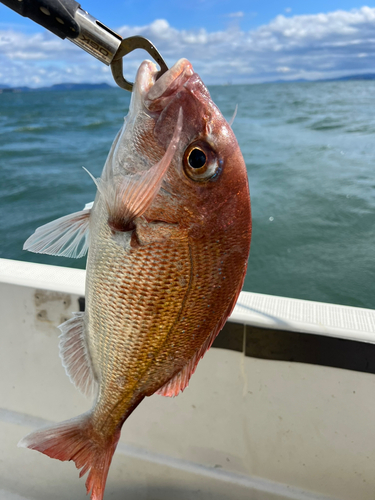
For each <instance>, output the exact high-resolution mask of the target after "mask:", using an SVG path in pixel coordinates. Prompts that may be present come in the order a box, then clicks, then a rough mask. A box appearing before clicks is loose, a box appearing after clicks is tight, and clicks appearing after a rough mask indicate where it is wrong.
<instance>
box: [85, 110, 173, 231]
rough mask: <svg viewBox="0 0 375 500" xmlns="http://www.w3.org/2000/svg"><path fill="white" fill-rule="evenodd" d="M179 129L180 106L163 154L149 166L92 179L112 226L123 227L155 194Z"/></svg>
mask: <svg viewBox="0 0 375 500" xmlns="http://www.w3.org/2000/svg"><path fill="white" fill-rule="evenodd" d="M181 130H182V109H180V111H179V114H178V120H177V124H176V128H175V130H174V133H173V137H172V139H171V141H170V143H169V146H168V148H167V150H166V152H165V154H164V156H163V158H162V159H161V160H160V161H159V162H158V163H156V164H155V165H153V166H152V167H151V168H150V169H149V170H147V171H145V172H141V173H138V174H132V175H126V176H123V175H121V176H118V177H110V178H109V179H106V180H103V179H98V180H94V181H95V183H96V185H97V187H98V190H99V192H100V193H101V194H102V196H103V197H104V200H105V203H106V205H107V210H108V216H109V217H108V224H109V225H110V226H111V228H112V229H115V230H116V229H117V230H119V231H126V230H128V229H126V227H127V226H128V225H129V223H131V222H132V221H133V220H134V219H135V218H136V217H140V216H141V215H142V214H143V213H144V212H145V211H146V210H147V209H148V207H149V206H150V205H151V203H152V201H153V200H154V198H155V196H156V195H157V193H158V191H159V189H160V186H161V183H162V181H163V178H164V176H165V174H166V172H167V170H168V167H169V165H170V163H171V161H172V159H173V156H174V154H175V151H176V149H177V146H178V143H179V140H180V136H181Z"/></svg>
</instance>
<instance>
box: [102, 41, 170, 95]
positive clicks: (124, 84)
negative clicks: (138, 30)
mask: <svg viewBox="0 0 375 500" xmlns="http://www.w3.org/2000/svg"><path fill="white" fill-rule="evenodd" d="M135 49H143V50H145V51H146V52H148V53H149V54H150V56H151V57H152V58H153V59H154V61H156V62H157V63H158V64H159V66H160V71H159V73H158V76H157V78H160V77H161V75H163V74H164V73H165V72H166V71H168V66H167V65H166V64H165V61H164V59H163V58H162V57H161V55H160V53H159V52H158V50H157V49H156V47H155V46H154V45H153V44H152V43H151V42H150V40H147V38H144V37H143V36H131V37H129V38H124V39H123V40H122V42H121V44H120V47H119V49H118V51H117V52H116V55H115V57H114V59H113V61H112V63H111V71H112V75H113V78H114V80H115V82H116V83H117V85H118V86H119V87H121V88H122V89H125V90H129V92H131V91H132V90H133V85H134V84H133V83H132V82H129V81H128V80H126V79H125V78H124V74H123V68H122V58H123V57H124V56H126V54H129V53H130V52H132V51H133V50H135Z"/></svg>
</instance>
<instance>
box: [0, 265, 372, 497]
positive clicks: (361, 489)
mask: <svg viewBox="0 0 375 500" xmlns="http://www.w3.org/2000/svg"><path fill="white" fill-rule="evenodd" d="M84 280H85V272H84V271H81V270H74V269H68V268H60V267H55V266H44V265H38V264H30V263H25V262H15V261H9V260H4V259H0V299H1V300H0V314H1V317H2V320H3V326H2V330H1V349H0V500H2V499H4V500H5V499H6V500H25V499H35V500H47V499H48V500H50V499H52V498H53V499H56V500H63V499H69V500H71V499H73V498H74V499H77V500H78V499H80V498H82V499H84V498H87V497H86V495H85V488H84V480H83V479H81V480H80V479H78V472H77V470H76V469H75V467H74V465H73V464H72V463H62V462H59V461H56V460H52V459H49V458H48V457H45V456H43V455H41V454H39V453H37V452H33V451H30V450H25V449H20V448H17V446H16V444H17V442H18V441H19V439H20V438H22V437H23V436H24V435H25V434H27V433H28V432H30V431H31V430H33V429H36V428H38V427H41V426H42V425H45V424H46V423H48V422H56V421H61V420H63V419H66V418H70V417H73V416H75V415H78V414H79V413H81V412H84V411H86V410H87V409H88V408H89V407H90V402H89V401H87V400H86V399H85V398H84V397H83V396H81V395H80V393H79V392H78V391H77V390H76V389H75V388H74V387H73V386H72V384H70V382H69V380H68V378H67V377H66V375H65V373H64V370H63V368H62V366H61V363H60V359H59V356H58V347H57V344H58V339H57V336H58V334H59V332H58V330H57V329H56V326H57V325H58V324H59V323H61V322H62V321H64V319H65V318H67V317H69V316H70V314H71V312H73V311H76V310H77V308H78V298H79V297H80V296H83V295H84ZM231 320H232V321H233V322H237V323H243V324H250V325H255V326H261V327H264V328H272V329H279V330H280V335H282V334H283V332H282V331H281V330H288V331H302V332H306V333H314V334H320V335H326V336H333V337H341V338H345V339H353V340H357V341H358V340H359V341H362V342H371V343H374V342H375V328H374V325H375V312H374V311H371V310H366V309H357V308H348V307H343V306H333V305H329V304H318V303H313V302H308V301H299V300H293V299H285V298H281V297H268V296H264V295H260V294H249V293H246V292H245V293H243V294H241V296H240V298H239V301H238V303H237V306H236V308H235V310H234V312H233V315H232V317H231ZM374 422H375V376H374V375H372V374H369V373H362V372H356V371H350V370H343V369H336V368H330V367H325V366H316V365H307V364H303V363H293V362H285V361H271V360H267V359H255V358H251V357H246V356H244V354H243V353H241V352H235V351H228V350H225V349H215V348H213V349H211V350H210V351H209V352H208V353H207V355H206V356H205V358H204V359H203V360H202V361H201V362H200V364H199V366H198V369H197V372H196V373H195V374H194V376H193V378H192V380H191V383H190V386H189V388H188V389H187V390H186V391H185V392H184V393H183V394H181V395H180V396H178V397H177V398H173V399H169V398H162V397H160V396H152V397H151V398H147V399H146V400H145V401H144V402H143V403H142V404H141V405H140V406H139V408H137V410H136V411H135V412H134V413H133V414H132V415H131V416H130V418H129V419H128V421H127V422H126V423H125V425H124V428H123V432H122V437H121V440H120V443H119V446H118V449H117V451H116V453H115V456H114V459H113V463H112V466H111V469H110V473H109V477H108V482H107V489H106V494H105V498H107V499H114V500H120V499H121V500H123V499H124V498H126V499H127V500H133V499H134V500H135V499H137V500H143V499H149V500H169V499H173V500H176V499H178V500H185V499H186V500H190V499H191V500H193V499H194V500H201V499H202V500H209V499H215V500H224V499H229V498H230V499H252V500H282V499H283V500H287V499H288V500H289V499H295V500H297V499H298V500H324V499H325V500H328V499H331V500H333V499H336V500H337V499H342V500H374V498H375V497H374V495H375V493H374V492H375V475H374V470H375V446H374V443H375V426H374Z"/></svg>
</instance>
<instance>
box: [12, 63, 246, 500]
mask: <svg viewBox="0 0 375 500" xmlns="http://www.w3.org/2000/svg"><path fill="white" fill-rule="evenodd" d="M156 76H157V70H156V67H155V65H154V64H153V63H151V62H149V61H145V62H143V63H142V65H141V67H140V69H139V71H138V74H137V78H136V85H135V90H134V92H133V95H132V100H131V105H130V110H129V114H128V116H127V117H126V119H125V124H124V126H123V128H122V129H121V131H120V132H119V134H118V135H117V137H116V139H115V141H114V143H113V145H112V148H111V151H110V153H109V155H108V159H107V161H106V164H105V167H104V170H103V173H102V176H101V178H100V179H98V180H96V183H97V186H98V192H97V196H96V199H95V202H94V204H93V207H92V208H86V209H85V210H83V211H81V212H77V213H75V214H72V215H69V216H66V217H63V218H61V219H58V220H57V221H54V222H51V223H49V224H47V225H45V226H43V227H41V228H39V229H38V230H37V231H36V232H35V233H34V234H33V235H32V236H31V237H30V238H29V239H28V240H27V242H26V243H25V248H26V249H28V250H30V251H34V252H40V253H48V254H54V255H65V256H72V257H77V256H81V255H83V254H84V253H85V252H86V251H87V249H88V248H89V253H88V261H87V277H86V311H85V313H76V314H75V315H74V317H73V318H72V319H70V320H68V321H67V322H66V323H64V324H63V325H61V326H60V329H61V331H62V334H61V341H60V354H61V357H62V361H63V364H64V366H65V368H66V371H67V374H68V375H69V377H70V378H71V380H72V381H73V382H74V383H75V385H76V386H77V387H78V388H79V389H80V390H81V391H82V392H84V393H86V394H90V393H91V394H93V395H94V404H93V407H92V409H91V411H90V412H88V413H86V414H84V415H81V416H79V417H76V418H74V419H71V420H69V421H66V422H62V423H60V424H57V425H55V426H53V427H50V428H47V429H42V430H40V431H36V432H33V433H32V434H30V435H28V436H26V438H24V440H23V441H22V442H21V445H23V446H25V447H28V448H31V449H36V450H38V451H41V452H42V453H45V454H46V455H48V456H50V457H52V458H58V459H60V460H73V461H74V462H75V464H76V466H77V468H78V469H81V471H80V476H82V475H84V474H86V473H88V477H87V481H86V487H87V491H88V492H90V493H91V498H92V499H93V500H101V499H102V498H103V495H104V488H105V483H106V479H107V474H108V469H109V466H110V463H111V460H112V455H113V453H114V451H115V449H116V445H117V442H118V439H119V437H120V432H121V427H122V425H123V423H124V421H125V420H126V418H127V417H128V416H129V415H130V413H131V412H132V411H133V410H134V409H135V408H136V407H137V405H138V404H139V403H140V402H141V401H142V400H143V399H144V397H146V396H151V395H152V394H154V393H158V394H162V395H164V396H176V395H177V394H178V393H179V392H180V391H182V390H184V389H185V388H186V386H187V385H188V382H189V379H190V377H191V375H192V374H193V373H194V371H195V368H196V366H197V364H198V362H199V360H200V358H201V357H202V356H203V355H204V353H205V352H206V351H207V350H208V349H209V347H210V346H211V344H212V342H213V340H214V339H215V337H216V335H217V334H218V333H219V331H220V330H221V328H222V327H223V325H224V323H225V321H226V320H227V318H228V316H229V315H230V313H231V311H232V309H233V307H234V305H235V302H236V300H237V297H238V294H239V292H240V290H241V288H242V284H243V280H244V277H245V274H246V267H247V260H248V255H249V249H250V237H251V215H250V197H249V188H248V181H247V173H246V167H245V163H244V160H243V157H242V154H241V152H240V149H239V146H238V143H237V141H236V139H235V136H234V134H233V132H232V130H231V127H230V126H229V124H228V123H227V122H226V120H225V119H224V118H223V116H222V115H221V113H220V111H219V110H218V108H217V107H216V106H215V105H214V103H213V102H212V100H211V97H210V95H209V93H208V91H207V89H206V87H205V86H204V84H203V83H202V81H201V80H200V78H199V76H198V75H197V74H196V73H194V71H193V68H192V66H191V64H190V63H189V62H188V61H187V60H185V59H182V60H180V61H179V62H178V63H176V64H175V66H173V68H171V69H170V70H169V71H168V72H167V73H165V74H164V75H163V76H162V77H161V78H160V79H158V80H156Z"/></svg>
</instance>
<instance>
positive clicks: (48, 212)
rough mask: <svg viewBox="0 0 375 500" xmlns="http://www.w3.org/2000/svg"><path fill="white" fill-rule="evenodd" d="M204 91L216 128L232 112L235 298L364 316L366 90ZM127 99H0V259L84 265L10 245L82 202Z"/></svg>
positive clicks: (368, 169)
mask: <svg viewBox="0 0 375 500" xmlns="http://www.w3.org/2000/svg"><path fill="white" fill-rule="evenodd" d="M209 90H210V92H211V95H212V97H213V100H214V101H215V102H216V104H217V105H218V106H219V108H220V109H221V111H222V113H223V114H224V116H225V117H226V118H228V119H229V118H230V117H231V116H232V114H233V111H234V109H235V106H236V104H238V113H237V116H236V119H235V121H234V124H233V130H234V132H235V134H236V136H237V139H238V142H239V144H240V147H241V150H242V153H243V155H244V158H245V161H246V165H247V171H248V176H249V182H250V193H251V202H252V213H253V238H252V244H251V252H250V259H249V265H248V272H247V276H246V280H245V285H244V290H247V291H252V292H260V293H266V294H272V295H281V296H285V297H294V298H301V299H309V300H317V301H322V302H332V303H337V304H346V305H352V306H359V307H367V308H375V112H374V111H375V81H347V82H316V83H279V84H262V85H233V86H215V87H211V88H210V89H209ZM129 97H130V96H129V94H128V93H127V92H125V91H122V90H120V89H115V88H113V89H109V90H88V91H60V92H48V93H43V92H33V93H18V94H12V93H3V94H0V173H1V181H0V216H1V217H0V257H2V258H8V259H17V260H26V261H31V262H41V263H47V264H52V265H60V266H68V267H78V268H84V267H85V259H78V260H74V259H67V258H62V257H52V256H46V255H37V254H32V253H28V252H25V251H23V250H22V245H23V243H24V241H25V240H26V239H27V237H28V236H29V235H30V234H31V233H32V232H33V231H34V230H35V229H36V228H37V227H38V226H40V225H42V224H45V223H47V222H49V221H51V220H54V219H56V218H58V217H61V216H63V215H66V214H69V213H71V212H74V211H78V210H81V209H82V208H83V206H84V204H85V203H87V202H89V201H92V200H93V199H94V196H95V186H94V184H93V182H92V180H91V179H90V178H89V176H88V175H87V174H86V173H85V172H84V171H83V170H82V168H81V167H82V166H84V167H86V168H87V169H88V170H89V171H90V172H91V173H92V174H93V175H94V176H96V177H98V176H99V175H100V174H101V171H102V168H103V165H104V162H105V159H106V156H107V154H108V151H109V148H110V146H111V143H112V141H113V139H114V137H115V135H116V133H117V131H118V130H119V128H120V127H121V126H122V123H123V119H124V116H125V115H126V113H127V110H128V105H129ZM213 209H214V207H213Z"/></svg>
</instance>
